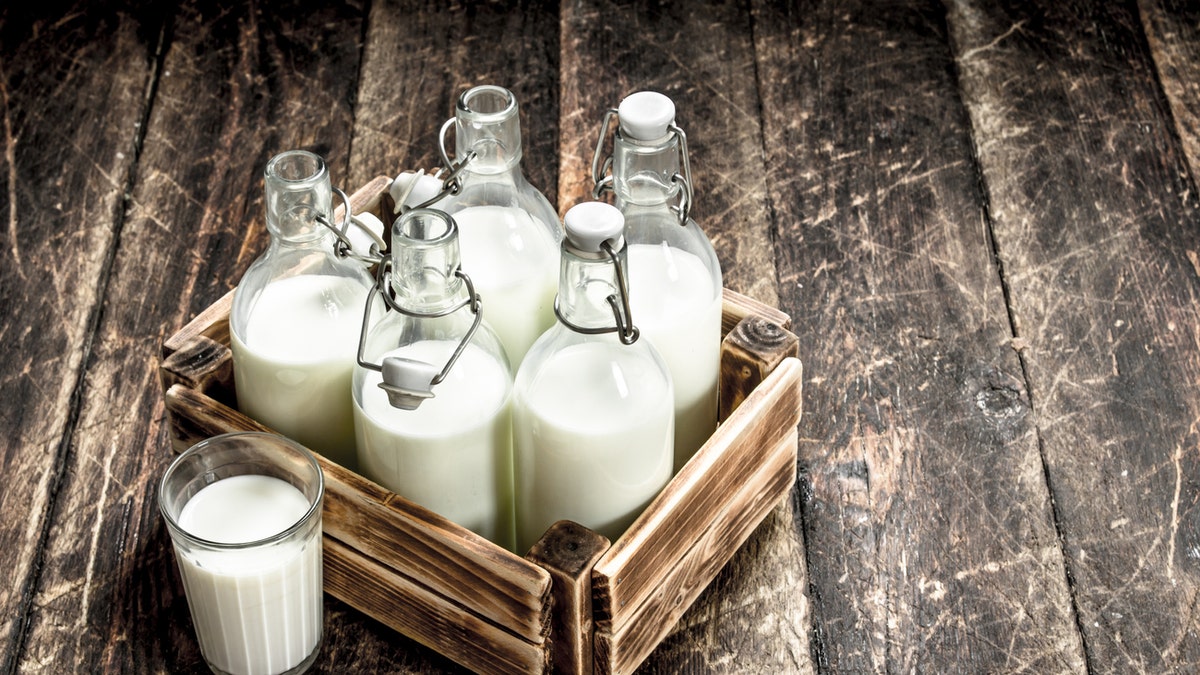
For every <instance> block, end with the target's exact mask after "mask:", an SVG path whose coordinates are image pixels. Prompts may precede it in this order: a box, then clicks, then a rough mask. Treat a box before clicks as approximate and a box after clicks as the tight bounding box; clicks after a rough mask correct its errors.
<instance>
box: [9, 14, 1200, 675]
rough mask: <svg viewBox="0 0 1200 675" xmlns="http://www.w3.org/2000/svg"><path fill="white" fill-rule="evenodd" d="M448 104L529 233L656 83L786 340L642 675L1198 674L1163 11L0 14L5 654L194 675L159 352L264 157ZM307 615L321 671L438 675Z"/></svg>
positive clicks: (1192, 61) (1194, 66) (360, 136)
mask: <svg viewBox="0 0 1200 675" xmlns="http://www.w3.org/2000/svg"><path fill="white" fill-rule="evenodd" d="M26 5H28V7H26ZM483 83H496V84H502V85H505V86H508V87H509V88H511V89H512V90H513V91H514V92H515V93H516V95H517V97H518V98H519V100H520V102H521V105H522V119H523V124H524V132H525V146H526V153H525V161H524V166H525V170H526V174H527V176H528V177H529V178H530V180H531V181H532V182H533V183H534V184H535V185H537V186H539V187H540V188H542V189H543V190H544V191H545V192H546V193H547V195H548V196H549V197H550V199H551V201H552V202H555V201H557V204H558V207H559V210H560V212H561V211H564V210H565V209H566V208H567V207H568V206H570V205H572V204H573V203H575V202H577V201H579V200H581V199H583V198H584V196H585V195H586V194H587V192H588V189H589V187H590V185H589V180H588V170H587V167H588V165H589V162H590V157H591V155H590V152H591V147H592V145H593V143H594V139H595V134H596V131H597V125H598V122H599V120H600V118H601V116H602V114H603V112H604V111H605V109H606V108H608V107H610V106H613V105H615V104H616V103H617V102H618V101H619V100H620V98H621V97H622V96H623V95H625V94H627V93H630V92H632V91H634V90H637V89H642V88H653V89H657V90H660V91H663V92H665V93H667V94H669V95H670V96H671V97H673V98H674V99H675V101H676V103H677V106H678V110H679V114H678V119H679V122H680V124H681V125H682V126H683V127H684V128H685V129H686V131H687V132H688V138H689V141H690V145H691V150H692V162H693V170H694V173H695V179H696V187H697V196H696V216H697V218H698V220H699V221H700V223H701V224H702V226H703V227H705V229H706V230H707V231H708V232H709V234H710V236H711V237H712V239H713V241H714V243H715V245H716V248H717V250H718V252H719V255H720V258H721V262H722V264H723V265H724V269H725V281H726V285H727V286H728V287H730V288H732V289H734V290H737V291H740V292H743V293H746V294H749V295H751V296H753V297H755V298H758V299H760V300H763V301H766V302H769V303H772V304H776V305H778V306H779V307H780V308H782V309H783V310H785V311H786V312H788V313H790V314H791V316H792V317H793V319H794V324H795V326H794V328H795V331H796V332H797V333H798V335H799V336H800V352H801V357H802V360H803V361H804V364H805V378H806V379H805V403H804V405H805V415H804V420H803V422H802V424H801V428H800V437H801V445H800V457H801V459H800V463H799V466H798V467H797V471H798V472H799V482H798V487H797V489H796V490H795V491H794V493H793V495H792V498H791V500H790V501H789V502H788V503H785V504H782V505H781V506H780V507H779V508H778V509H777V510H776V511H775V513H774V514H773V515H772V516H770V517H769V518H768V519H767V521H766V522H765V523H764V524H763V526H762V527H761V528H760V529H759V531H758V532H757V533H756V534H755V536H754V537H752V538H751V540H750V541H749V542H748V543H747V544H746V546H745V547H744V548H743V550H742V551H741V552H739V553H738V555H737V556H736V557H735V558H734V560H733V561H732V563H731V564H730V565H729V566H728V567H727V568H726V569H725V570H724V571H723V572H722V574H721V575H720V576H719V577H718V578H717V580H716V581H715V582H714V583H713V585H712V586H711V587H710V589H709V590H708V591H707V592H706V593H705V594H704V595H703V596H701V598H700V600H699V601H698V603H697V605H696V606H695V607H694V608H693V609H692V611H690V612H689V613H688V614H687V615H686V616H685V617H684V618H683V620H682V621H681V623H680V624H679V626H678V627H677V629H676V631H675V632H674V633H673V634H672V635H671V636H670V637H669V638H668V639H667V640H666V641H665V642H664V643H663V644H662V646H661V647H660V648H659V649H658V650H657V651H656V652H655V653H654V654H653V655H652V656H651V658H650V659H649V660H648V661H647V662H646V664H645V666H644V670H645V671H646V672H649V673H675V672H729V673H733V672H747V673H750V672H753V673H768V672H769V673H782V672H787V673H793V672H794V673H814V672H817V673H835V672H836V673H885V672H886V673H893V672H896V673H901V672H903V673H909V672H917V673H945V672H962V673H982V672H1038V673H1042V672H1071V673H1137V672H1142V673H1164V672H1178V673H1195V672H1200V504H1198V501H1200V311H1198V309H1200V301H1198V297H1200V218H1198V207H1200V190H1198V186H1197V176H1198V175H1200V5H1198V3H1197V2H1194V1H1193V2H1183V1H1176V0H1138V1H1136V2H1134V1H1120V2H1118V1H1113V2H1109V1H1102V0H1098V1H1096V2H1081V1H1079V0H1033V1H1028V2H1026V1H1023V0H1011V1H1004V2H982V1H977V0H976V1H972V0H946V1H945V2H937V1H926V0H877V1H872V0H805V1H803V2H794V3H791V4H788V5H784V4H771V3H767V2H764V1H762V0H748V1H744V2H740V3H729V4H724V3H703V4H702V3H691V2H688V3H684V2H662V3H647V2H637V3H632V4H631V3H624V2H608V1H606V0H580V1H576V2H569V3H564V4H562V5H558V4H555V3H540V2H524V3H498V2H496V3H462V2H452V3H446V2H443V1H440V0H439V1H437V2H375V3H368V4H359V3H354V2H352V3H349V4H333V5H330V6H314V5H313V3H307V2H299V1H295V2H290V3H289V2H269V3H268V2H260V3H248V4H247V3H237V2H230V3H226V4H225V6H222V7H211V6H209V5H207V4H203V3H195V2H191V1H190V0H180V2H178V3H175V4H170V3H156V2H150V1H148V0H145V1H144V0H131V1H130V2H83V1H79V2H74V3H73V2H61V1H59V0H42V1H40V2H36V3H5V6H4V8H3V9H0V113H2V114H0V122H2V127H0V134H2V138H3V148H4V157H3V161H2V166H3V170H2V171H0V186H2V187H0V219H2V221H3V223H4V224H3V226H0V258H2V263H0V309H2V310H3V311H2V312H0V356H2V358H0V438H3V439H4V440H3V441H0V443H2V445H0V448H2V458H3V479H4V488H3V489H2V491H0V668H2V669H3V671H4V672H53V673H62V672H71V671H82V672H95V671H105V672H123V673H124V672H161V671H170V672H203V664H202V662H201V661H200V658H199V653H198V651H197V648H196V645H195V641H194V638H193V635H192V632H191V631H192V628H191V624H190V621H189V619H188V616H187V607H186V603H185V601H184V598H183V595H182V588H181V586H180V583H179V580H178V576H177V573H176V571H175V568H174V562H173V560H172V558H171V554H170V550H169V542H168V538H167V535H166V532H165V528H164V526H163V523H162V521H161V519H160V517H159V514H158V512H157V509H156V505H155V501H154V500H155V481H156V480H157V478H158V477H159V476H160V475H161V473H162V471H163V469H164V468H165V466H166V464H167V462H168V461H169V459H170V458H171V451H170V450H169V448H168V445H167V442H166V437H165V429H164V413H163V408H162V399H161V394H160V387H159V384H158V380H157V371H156V368H157V355H158V353H159V343H160V341H161V339H162V338H163V337H164V336H165V335H168V334H170V333H172V332H174V331H175V330H176V329H178V328H179V327H180V326H182V325H183V323H184V322H186V321H187V320H188V319H190V318H191V317H192V316H194V315H195V314H196V313H197V312H199V311H200V310H201V309H202V308H204V307H205V306H207V305H208V304H209V303H211V302H212V301H213V300H215V299H216V298H218V297H219V296H220V295H222V294H223V293H225V292H226V291H227V290H228V289H230V288H231V287H232V286H233V285H234V284H236V283H237V281H238V279H239V278H240V276H241V274H242V273H243V272H244V271H245V269H246V267H247V266H248V265H249V264H250V262H251V261H252V260H253V259H254V258H255V257H256V256H257V255H258V253H259V252H260V251H261V250H262V249H263V247H264V246H265V244H266V232H265V230H264V228H263V226H262V224H261V221H260V212H261V210H262V202H261V191H262V184H261V173H262V168H263V166H264V164H265V163H266V161H267V159H268V158H269V157H270V156H271V155H273V154H275V153H277V152H279V151H281V150H285V149H288V148H294V147H306V148H310V149H314V150H316V151H318V152H320V153H322V154H323V155H325V156H326V157H327V159H328V161H329V163H330V166H331V168H332V173H333V176H334V181H335V183H336V184H340V185H342V186H345V187H348V188H353V187H355V186H357V185H359V184H361V183H363V182H365V181H366V180H368V179H369V178H370V177H373V176H375V175H377V174H381V173H388V174H394V173H396V172H398V171H399V170H401V169H405V168H410V167H433V166H435V164H436V158H437V154H436V129H437V126H438V125H439V124H440V123H441V121H442V120H444V119H445V118H446V117H448V116H449V115H450V114H451V110H452V100H453V97H454V96H455V95H456V94H457V93H458V92H459V91H461V90H462V89H464V88H465V87H467V86H470V85H474V84H483ZM326 607H327V619H326V642H325V646H324V648H323V651H322V653H321V658H320V661H319V662H318V664H319V667H320V668H321V669H322V670H324V671H329V672H401V673H405V672H407V673H435V672H442V671H453V670H454V666H453V664H451V663H449V662H447V661H445V660H444V659H442V658H440V657H439V656H437V655H436V654H433V653H431V652H429V651H428V650H426V649H423V648H421V647H420V646H418V645H415V644H413V643H412V642H410V641H408V640H406V639H404V638H401V637H399V636H397V635H396V634H394V633H391V632H390V631H389V630H387V629H385V628H383V627H381V626H380V625H379V624H377V623H374V622H373V621H371V620H369V619H367V618H365V617H364V616H362V615H361V614H359V613H358V612H357V611H355V610H353V609H350V608H348V607H346V606H345V605H342V604H340V603H338V602H336V601H332V600H330V601H328V603H327V605H326Z"/></svg>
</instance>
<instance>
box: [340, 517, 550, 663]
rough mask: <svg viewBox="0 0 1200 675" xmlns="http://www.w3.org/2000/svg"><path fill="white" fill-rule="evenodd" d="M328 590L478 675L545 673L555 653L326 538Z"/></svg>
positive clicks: (369, 557) (376, 561)
mask: <svg viewBox="0 0 1200 675" xmlns="http://www.w3.org/2000/svg"><path fill="white" fill-rule="evenodd" d="M324 581H325V590H326V591H327V592H329V594H330V595H333V596H334V597H337V598H339V599H341V600H343V601H345V602H346V603H348V604H349V605H351V606H353V607H355V608H357V609H358V610H360V611H362V612H364V613H365V614H367V615H368V616H370V617H372V618H374V619H376V620H378V621H381V622H383V623H385V624H387V625H388V626H391V627H392V628H394V629H396V630H397V631H399V632H401V633H403V634H404V635H408V636H410V637H412V638H413V639H414V640H416V641H417V642H420V643H421V644H423V645H425V646H426V647H429V648H430V649H433V650H435V651H437V652H439V653H441V654H442V655H444V656H446V657H447V658H449V659H451V660H453V661H455V662H457V663H460V664H463V665H465V666H468V667H470V668H471V669H472V670H474V671H475V672H478V673H488V674H494V675H510V674H511V673H544V672H549V670H550V650H549V649H547V648H546V646H545V645H544V644H536V645H535V644H530V643H529V642H526V641H525V640H522V639H520V638H519V637H517V636H515V635H513V634H512V633H510V632H509V631H507V630H504V629H503V628H501V627H499V626H496V625H495V624H493V623H491V622H489V621H486V620H484V619H481V618H480V617H479V616H477V615H476V614H474V613H471V612H467V611H464V610H463V609H462V607H460V606H458V605H456V604H454V603H451V602H447V600H446V597H445V596H444V595H442V594H440V593H434V592H432V591H430V590H429V589H427V588H425V587H423V586H421V585H420V584H417V583H414V582H413V581H412V580H411V579H409V578H407V577H404V576H402V575H397V574H395V572H394V571H393V570H392V569H391V568H390V567H387V566H386V565H381V564H380V563H379V561H378V560H376V559H374V558H372V557H371V556H368V555H363V553H362V552H361V551H360V550H358V549H356V548H355V547H352V546H347V545H346V544H343V543H342V542H341V541H338V540H337V539H335V538H331V537H328V536H327V537H326V538H325V578H324Z"/></svg>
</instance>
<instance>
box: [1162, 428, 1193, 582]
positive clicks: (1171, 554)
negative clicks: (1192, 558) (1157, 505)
mask: <svg viewBox="0 0 1200 675" xmlns="http://www.w3.org/2000/svg"><path fill="white" fill-rule="evenodd" d="M1195 433H1196V424H1195V423H1194V422H1193V423H1192V428H1191V430H1190V434H1193V435H1194V434H1195ZM1172 459H1173V461H1174V463H1175V493H1174V495H1172V497H1171V539H1170V545H1169V546H1168V548H1167V579H1169V580H1170V581H1171V583H1172V584H1174V583H1175V540H1176V539H1178V538H1179V492H1180V490H1181V488H1182V487H1183V467H1182V466H1181V465H1180V463H1181V462H1182V461H1183V444H1182V443H1177V444H1176V445H1175V456H1174V457H1173V458H1172Z"/></svg>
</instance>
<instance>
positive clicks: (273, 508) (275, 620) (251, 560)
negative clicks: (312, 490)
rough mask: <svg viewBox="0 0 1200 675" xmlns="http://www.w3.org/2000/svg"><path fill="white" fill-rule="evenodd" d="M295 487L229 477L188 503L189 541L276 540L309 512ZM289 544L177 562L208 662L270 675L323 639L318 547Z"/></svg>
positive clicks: (184, 524) (184, 521)
mask: <svg viewBox="0 0 1200 675" xmlns="http://www.w3.org/2000/svg"><path fill="white" fill-rule="evenodd" d="M309 506H310V505H309V501H308V499H306V498H305V496H304V495H303V494H302V493H301V492H300V491H299V490H297V489H296V488H294V487H292V486H291V485H290V484H288V483H287V482H285V481H282V480H280V479H278V478H273V477H270V476H256V475H242V476H232V477H229V478H225V479H223V480H218V481H216V482H215V483H213V484H211V485H209V486H207V487H205V488H204V489H202V490H200V492H198V493H196V495H195V496H194V497H192V498H191V499H190V500H189V501H188V502H187V504H185V505H184V507H183V510H182V512H181V513H180V515H179V519H178V523H179V526H180V527H181V528H183V529H184V530H185V531H187V532H188V533H189V534H191V535H192V536H195V537H198V538H201V539H205V540H208V541H212V542H217V543H223V544H242V543H249V542H254V541H258V540H260V539H265V538H268V537H271V536H273V535H276V534H278V533H280V532H283V531H284V530H287V529H288V528H289V527H291V526H293V525H295V524H296V523H297V522H299V521H300V519H301V518H303V517H304V515H305V513H306V512H307V511H308V509H309ZM319 538H320V535H319V533H318V535H317V539H318V541H314V540H312V539H311V538H310V539H308V540H293V541H284V542H281V543H279V544H276V545H273V546H267V547H263V548H251V549H246V550H220V551H193V552H191V553H190V554H188V555H180V556H177V559H178V561H179V571H180V575H181V576H182V577H183V585H184V588H185V590H186V592H187V599H188V603H189V604H190V606H191V610H192V621H193V622H194V623H195V624H196V635H197V637H198V638H199V641H200V649H201V651H202V652H203V653H204V656H205V658H206V659H207V660H208V661H209V663H210V664H212V665H213V666H216V667H217V668H220V669H221V670H223V671H225V672H228V673H237V674H238V675H260V674H261V675H271V674H273V673H282V672H285V671H287V670H289V669H291V668H294V667H295V666H297V665H299V664H300V662H301V661H303V660H304V659H305V658H306V657H307V656H308V655H309V654H311V653H312V652H313V650H314V649H315V648H316V647H317V643H318V642H319V641H320V638H321V547H320V546H319V545H318V544H319Z"/></svg>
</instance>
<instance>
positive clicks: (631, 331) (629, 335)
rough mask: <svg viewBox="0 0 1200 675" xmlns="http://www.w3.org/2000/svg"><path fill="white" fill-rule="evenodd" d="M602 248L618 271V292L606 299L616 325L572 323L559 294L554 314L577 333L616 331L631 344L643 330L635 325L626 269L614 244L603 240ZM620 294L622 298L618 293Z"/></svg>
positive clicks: (556, 297)
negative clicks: (630, 304) (559, 305)
mask: <svg viewBox="0 0 1200 675" xmlns="http://www.w3.org/2000/svg"><path fill="white" fill-rule="evenodd" d="M600 248H601V249H603V251H604V252H605V253H606V254H608V257H609V259H610V260H612V264H613V267H615V268H616V272H617V293H611V294H609V296H608V297H607V298H605V300H607V301H608V306H609V307H610V308H612V313H613V320H614V322H615V323H616V325H615V326H605V327H603V328H584V327H583V326H580V325H577V324H574V323H572V322H571V321H569V320H567V318H566V317H564V316H563V314H562V311H561V310H560V309H559V307H558V296H557V295H556V296H554V315H555V316H557V317H558V320H559V321H561V322H562V323H563V325H564V326H566V327H567V328H570V329H571V330H573V331H575V332H576V333H582V334H584V335H603V334H605V333H616V334H617V337H619V338H620V339H621V344H625V345H631V344H633V343H635V342H637V341H638V338H639V337H640V336H641V334H642V332H641V331H640V330H638V327H637V326H635V325H633V311H632V310H631V309H630V308H629V288H628V286H627V284H626V283H625V270H624V269H622V267H621V259H620V258H619V257H618V256H617V252H616V251H614V250H613V247H612V244H610V243H609V242H607V241H606V242H603V243H601V244H600ZM618 294H620V296H621V297H620V298H618V297H617V295H618Z"/></svg>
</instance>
